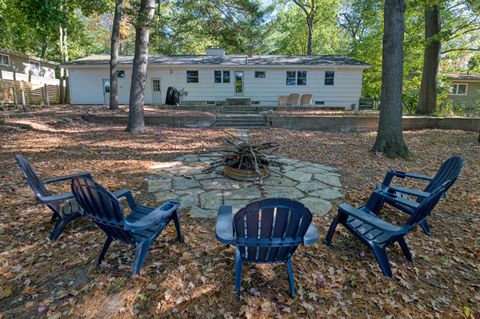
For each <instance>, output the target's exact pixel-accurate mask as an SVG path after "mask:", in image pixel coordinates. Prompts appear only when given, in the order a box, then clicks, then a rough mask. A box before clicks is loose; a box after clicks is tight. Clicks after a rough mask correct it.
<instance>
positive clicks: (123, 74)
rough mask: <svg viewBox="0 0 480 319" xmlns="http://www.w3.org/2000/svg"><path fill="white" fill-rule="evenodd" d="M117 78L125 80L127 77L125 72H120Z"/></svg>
mask: <svg viewBox="0 0 480 319" xmlns="http://www.w3.org/2000/svg"><path fill="white" fill-rule="evenodd" d="M117 77H118V78H120V79H123V78H124V77H125V71H124V70H118V71H117Z"/></svg>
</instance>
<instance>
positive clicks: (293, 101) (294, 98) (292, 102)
mask: <svg viewBox="0 0 480 319" xmlns="http://www.w3.org/2000/svg"><path fill="white" fill-rule="evenodd" d="M299 99H300V94H297V93H292V94H290V95H289V96H288V100H287V106H298V101H299Z"/></svg>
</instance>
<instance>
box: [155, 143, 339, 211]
mask: <svg viewBox="0 0 480 319" xmlns="http://www.w3.org/2000/svg"><path fill="white" fill-rule="evenodd" d="M221 156H222V154H221V153H219V152H212V153H201V154H188V155H183V156H180V157H178V158H177V159H176V160H175V161H173V162H163V163H159V164H157V165H155V166H154V167H153V169H154V171H155V172H154V174H152V176H151V177H149V178H148V180H147V182H148V191H149V192H151V193H154V195H155V198H156V199H157V201H158V202H159V203H160V202H163V201H165V200H167V199H175V200H178V201H180V204H181V205H182V207H190V212H191V214H192V215H193V216H195V217H208V218H214V217H215V216H216V214H217V209H218V207H220V206H221V205H231V206H233V211H234V212H236V211H237V210H238V209H240V208H241V207H243V206H244V205H246V204H248V203H249V202H251V201H253V200H255V199H260V198H265V197H288V198H293V199H297V200H299V201H300V202H302V203H303V204H305V205H306V206H307V207H308V208H309V209H310V210H311V211H312V213H316V214H320V215H323V214H326V213H327V212H328V211H329V210H330V208H331V207H332V203H331V202H332V201H334V200H336V199H338V198H341V197H343V195H342V193H341V186H342V185H341V183H340V178H339V177H340V174H339V173H338V172H337V170H336V169H335V168H333V167H329V166H324V165H321V164H316V163H309V162H302V161H299V160H295V159H289V158H282V157H278V156H272V158H275V159H276V160H277V161H279V162H281V163H282V164H283V165H284V166H283V167H284V172H283V173H281V172H278V173H277V172H275V171H272V175H271V176H270V177H269V178H266V179H265V180H264V181H263V185H260V184H259V183H254V182H240V181H234V180H231V179H229V178H225V177H224V176H223V174H222V171H223V167H221V168H218V169H217V170H216V171H214V172H211V173H202V171H203V170H204V169H205V168H207V167H208V166H209V165H210V163H211V162H213V161H215V160H217V159H219V158H221ZM274 169H275V170H276V171H278V169H276V168H275V167H274Z"/></svg>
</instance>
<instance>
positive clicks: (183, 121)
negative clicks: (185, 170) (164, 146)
mask: <svg viewBox="0 0 480 319" xmlns="http://www.w3.org/2000/svg"><path fill="white" fill-rule="evenodd" d="M83 119H84V120H86V121H89V122H93V123H105V124H121V125H127V124H128V116H104V115H84V116H83ZM214 121H215V117H214V116H207V115H205V116H185V115H182V116H159V115H156V116H152V115H145V125H151V126H164V127H209V126H212V125H213V123H214Z"/></svg>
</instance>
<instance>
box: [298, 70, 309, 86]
mask: <svg viewBox="0 0 480 319" xmlns="http://www.w3.org/2000/svg"><path fill="white" fill-rule="evenodd" d="M297 85H307V71H297Z"/></svg>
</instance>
